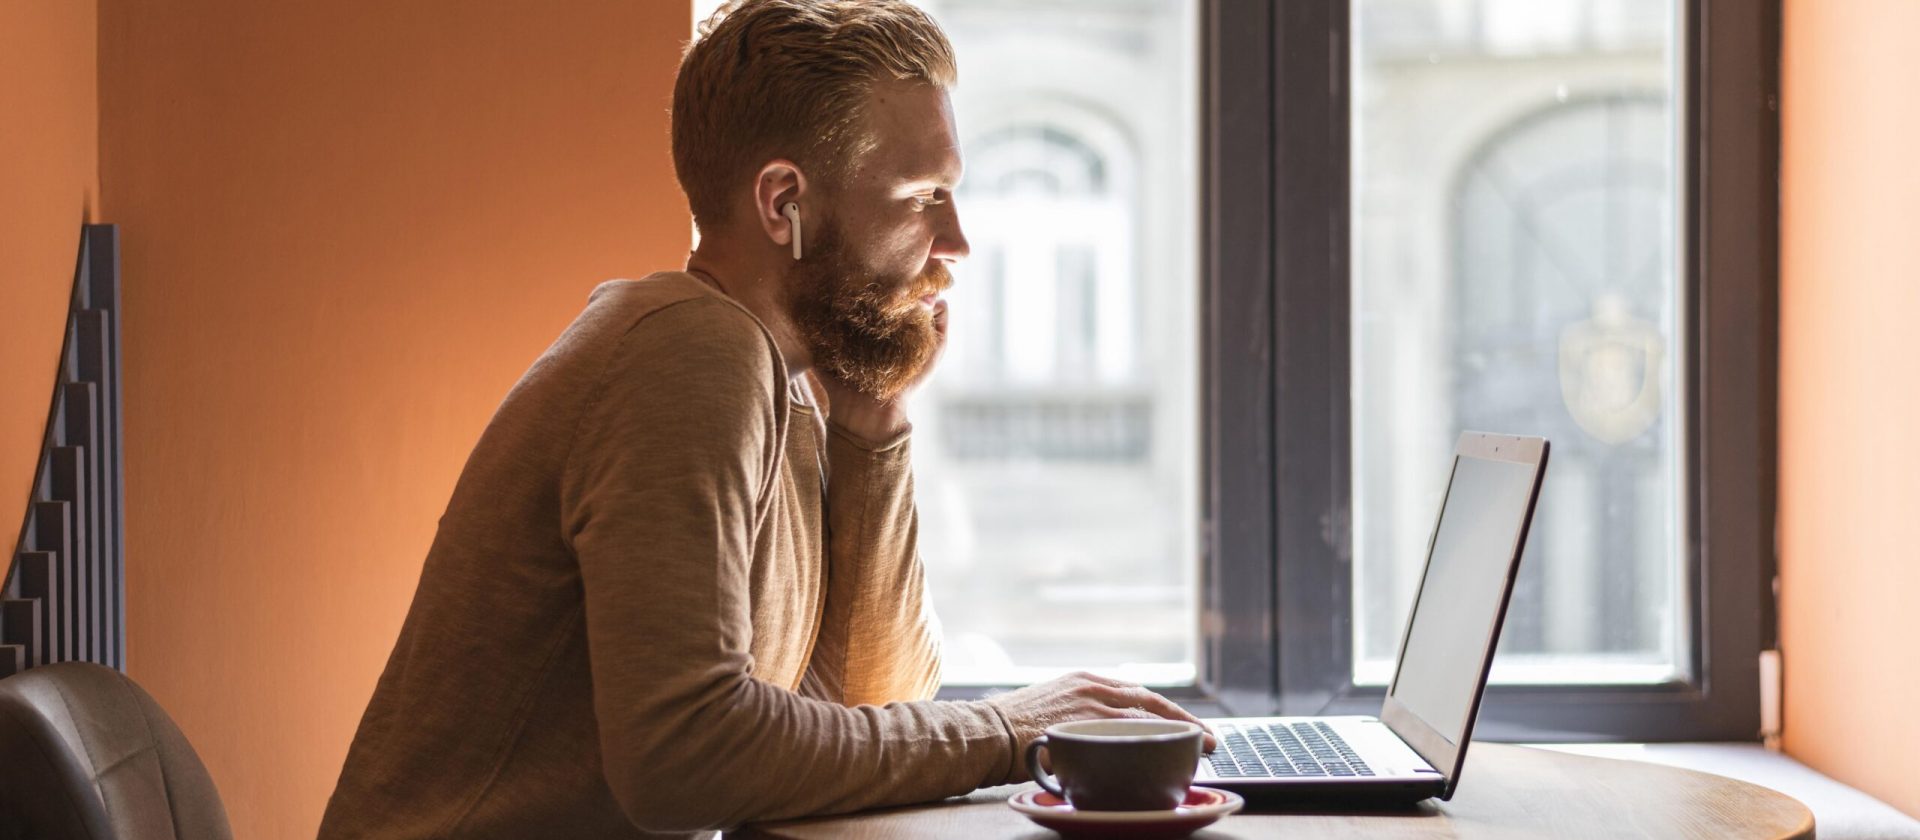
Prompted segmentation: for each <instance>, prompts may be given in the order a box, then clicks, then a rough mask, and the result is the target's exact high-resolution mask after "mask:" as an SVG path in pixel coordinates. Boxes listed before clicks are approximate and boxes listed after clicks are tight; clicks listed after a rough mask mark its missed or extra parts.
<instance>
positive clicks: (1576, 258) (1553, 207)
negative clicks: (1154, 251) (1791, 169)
mask: <svg viewBox="0 0 1920 840" xmlns="http://www.w3.org/2000/svg"><path fill="white" fill-rule="evenodd" d="M1753 11H1754V10H1753V9H1752V8H1751V7H1750V6H1745V5H1737V4H1725V3H1722V2H1720V0H1692V2H1689V1H1688V0H1527V1H1526V2H1508V0H1351V2H1326V3H1300V4H1291V3H1289V4H1274V5H1273V6H1272V7H1270V8H1254V9H1250V8H1245V7H1242V6H1239V5H1236V4H1231V3H1218V4H1214V5H1212V6H1210V7H1209V17H1208V26H1207V32H1208V35H1209V36H1210V37H1209V41H1208V50H1207V63H1208V67H1209V79H1210V81H1211V82H1212V92H1211V93H1210V101H1212V102H1214V103H1216V107H1217V110H1215V111H1211V112H1209V114H1208V120H1209V125H1210V127H1211V129H1212V130H1211V136H1210V140H1209V151H1210V153H1211V154H1212V156H1213V159H1214V164H1213V166H1212V167H1211V169H1212V171H1211V172H1210V178H1209V184H1210V186H1211V187H1212V189H1213V196H1212V199H1211V201H1210V208H1211V210H1212V212H1211V214H1210V217H1209V218H1210V221H1212V223H1213V224H1214V225H1215V227H1214V228H1213V233H1212V235H1211V236H1210V237H1209V243H1210V251H1209V253H1208V254H1207V257H1208V260H1209V265H1210V266H1211V269H1212V270H1211V271H1210V272H1209V282H1210V288H1211V290H1212V292H1213V296H1212V298H1211V306H1210V317H1211V319H1212V324H1213V325H1214V327H1215V333H1214V334H1212V335H1209V336H1208V337H1207V340H1206V342H1205V343H1206V345H1207V346H1208V348H1209V352H1210V356H1211V358H1213V359H1214V360H1216V364H1215V365H1214V366H1213V371H1214V376H1215V377H1216V382H1217V384H1216V386H1215V387H1216V388H1217V392H1218V393H1219V394H1221V396H1220V398H1219V399H1218V400H1217V401H1215V402H1213V403H1210V407H1211V408H1213V409H1214V410H1215V411H1216V412H1219V414H1218V415H1216V416H1215V417H1213V418H1212V419H1211V422H1210V426H1211V427H1212V428H1213V429H1214V430H1215V431H1216V433H1217V443H1216V445H1215V448H1214V452H1215V456H1214V457H1215V459H1216V460H1214V461H1213V462H1212V463H1213V465H1214V467H1215V470H1216V476H1217V479H1216V482H1215V490H1216V492H1215V493H1214V495H1213V496H1212V497H1211V501H1212V502H1213V506H1212V510H1213V514H1212V521H1213V523H1214V525H1215V530H1216V536H1217V540H1216V546H1217V552H1216V554H1215V555H1214V556H1212V557H1210V562H1209V564H1208V571H1209V578H1210V581H1209V586H1208V588H1207V592H1208V594H1209V608H1210V609H1212V610H1216V611H1218V613H1219V614H1220V616H1221V617H1222V622H1223V626H1224V627H1225V628H1226V629H1225V630H1224V632H1222V633H1221V634H1220V635H1219V636H1218V637H1216V638H1215V639H1213V640H1211V641H1212V644H1211V645H1210V652H1211V653H1212V654H1213V655H1212V657H1211V658H1210V660H1209V665H1210V666H1212V668H1211V669H1210V670H1209V671H1208V674H1209V676H1210V677H1212V678H1213V679H1214V680H1215V683H1214V687H1215V688H1216V689H1217V693H1218V696H1219V697H1220V698H1221V699H1222V700H1223V701H1225V702H1226V704H1227V705H1228V707H1229V710H1231V711H1234V712H1236V713H1241V712H1246V713H1258V712H1262V711H1267V710H1278V711H1281V712H1284V713H1296V714H1313V713H1333V712H1339V713H1366V712H1371V711H1373V710H1376V709H1377V708H1378V704H1379V702H1380V694H1381V691H1382V686H1383V684H1384V683H1385V681H1386V679H1387V678H1388V677H1389V676H1390V673H1391V662H1392V661H1393V656H1394V653H1395V646H1396V645H1397V643H1398V640H1399V633H1400V629H1401V628H1402V627H1403V626H1404V623H1405V620H1406V618H1405V616H1406V610H1407V608H1408V605H1409V603H1410V601H1411V598H1412V595H1413V591H1412V590H1413V588H1414V586H1415V585H1416V584H1417V580H1418V573H1419V570H1420V563H1421V562H1422V560H1423V559H1424V558H1423V554H1424V547H1425V541H1426V539H1427V536H1428V534H1429V533H1430V531H1431V528H1432V521H1433V516H1434V515H1435V513H1436V511H1437V509H1438V506H1439V494H1440V491H1441V490H1442V489H1443V488H1442V482H1443V481H1444V475H1443V471H1444V469H1445V467H1446V465H1447V460H1446V454H1447V452H1448V451H1449V449H1450V447H1451V444H1452V441H1453V439H1454V437H1455V436H1456V434H1457V433H1458V432H1459V431H1460V430H1462V429H1479V430H1485V431H1495V432H1509V433H1523V434H1541V435H1545V436H1547V437H1549V438H1550V439H1552V440H1553V443H1554V458H1553V462H1552V463H1551V464H1550V465H1549V468H1548V474H1547V483H1546V485H1545V486H1544V487H1543V490H1542V496H1541V505H1540V510H1539V512H1538V515H1537V516H1536V520H1535V531H1534V534H1533V536H1532V538H1531V539H1530V541H1529V545H1528V551H1527V555H1526V557H1525V559H1524V560H1523V562H1522V572H1521V579H1520V581H1519V584H1518V586H1517V587H1516V591H1515V595H1514V601H1513V604H1512V607H1511V609H1510V612H1509V615H1508V621H1507V626H1506V629H1505V632H1504V635H1503V637H1502V642H1501V647H1500V653H1499V656H1498V657H1497V658H1496V661H1495V665H1494V673H1493V683H1494V685H1493V687H1492V688H1490V689H1489V692H1488V700H1487V702H1486V705H1485V706H1483V711H1482V717H1481V725H1480V727H1479V729H1478V730H1477V733H1476V734H1481V735H1482V736H1483V737H1492V738H1532V739H1590V738H1608V737H1615V738H1618V737H1627V738H1642V739H1670V738H1752V737H1754V736H1755V735H1756V734H1757V729H1758V685H1757V675H1756V671H1757V667H1756V662H1755V660H1756V657H1757V654H1758V652H1759V650H1760V648H1761V647H1762V646H1763V645H1765V644H1766V643H1767V638H1768V635H1769V633H1770V630H1769V629H1768V623H1769V621H1770V618H1769V615H1770V610H1771V606H1770V599H1769V598H1768V597H1766V595H1765V589H1766V582H1767V581H1768V580H1770V578H1771V575H1772V571H1771V568H1772V567H1771V555H1770V552H1771V533H1770V532H1771V492H1772V491H1771V479H1772V473H1771V469H1772V467H1771V463H1772V450H1771V446H1772V444H1771V437H1772V422H1773V421H1772V417H1773V406H1772V394H1773V391H1772V387H1773V386H1772V377H1773V371H1772V367H1771V364H1772V363H1771V361H1770V359H1771V355H1772V338H1771V336H1772V324H1773V318H1774V313H1773V309H1772V307H1773V299H1774V298H1773V296H1774V294H1775V290H1774V287H1773V281H1772V277H1773V276H1774V275H1773V271H1774V268H1773V256H1772V250H1771V243H1772V242H1773V236H1774V233H1773V231H1774V228H1773V224H1774V215H1773V214H1774V207H1775V204H1774V200H1775V199H1774V193H1773V192H1772V190H1773V186H1772V184H1773V175H1772V172H1773V166H1774V160H1775V159H1776V158H1775V154H1776V152H1775V147H1774V145H1773V144H1774V143H1775V139H1774V138H1775V137H1776V134H1775V132H1776V131H1777V117H1776V116H1775V115H1774V113H1773V111H1772V105H1771V102H1770V101H1769V100H1768V99H1767V98H1766V97H1765V96H1763V95H1753V94H1752V93H1751V92H1753V91H1761V92H1763V93H1764V92H1765V91H1770V90H1774V89H1776V88H1775V85H1776V84H1777V81H1776V77H1775V75H1774V74H1775V71H1774V70H1773V69H1772V68H1773V66H1774V64H1773V62H1774V56H1777V46H1776V44H1777V40H1776V39H1777V25H1778V24H1777V9H1774V10H1773V11H1771V12H1768V13H1766V14H1754V13H1753ZM1709 20H1710V21H1712V23H1713V25H1711V26H1708V25H1706V22H1707V21H1709ZM1329 33H1332V37H1329ZM1249 112H1251V113H1249ZM1248 216H1251V218H1247V217H1248ZM1248 278H1256V279H1248ZM1249 306H1251V307H1256V311H1258V312H1259V313H1260V314H1261V315H1262V316H1264V320H1256V319H1255V318H1252V317H1248V316H1246V315H1245V314H1244V312H1243V310H1244V309H1245V308H1246V307H1249ZM1247 347H1254V348H1261V349H1262V350H1266V348H1268V347H1270V348H1271V349H1270V350H1267V351H1266V352H1265V353H1263V354H1259V355H1255V356H1254V357H1252V358H1250V359H1249V358H1247V357H1246V356H1245V355H1244V354H1236V353H1235V352H1234V349H1235V348H1247ZM1254 389H1257V394H1256V395H1255V396H1252V397H1250V398H1241V399H1237V400H1235V399H1229V398H1228V397H1227V396H1226V395H1227V394H1229V393H1232V392H1234V391H1241V390H1254ZM1226 452H1237V453H1243V454H1244V455H1245V456H1247V459H1248V461H1249V462H1250V463H1247V464H1245V465H1236V463H1235V462H1234V461H1233V460H1231V459H1229V458H1228V457H1226V456H1225V455H1224V454H1222V453H1226ZM1263 507H1264V510H1265V512H1266V514H1265V516H1264V517H1260V514H1261V512H1262V509H1263ZM1256 517H1259V518H1256ZM1250 522H1252V523H1257V524H1249V523H1250ZM1250 587H1258V590H1257V591H1256V592H1254V593H1249V592H1247V591H1246V590H1247V589H1248V588H1250Z"/></svg>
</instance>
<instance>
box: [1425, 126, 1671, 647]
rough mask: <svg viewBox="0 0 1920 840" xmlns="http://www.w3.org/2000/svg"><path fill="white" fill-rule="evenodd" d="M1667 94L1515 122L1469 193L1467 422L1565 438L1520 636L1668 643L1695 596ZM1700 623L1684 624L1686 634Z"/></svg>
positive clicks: (1462, 180)
mask: <svg viewBox="0 0 1920 840" xmlns="http://www.w3.org/2000/svg"><path fill="white" fill-rule="evenodd" d="M1668 111H1669V107H1668V103H1667V102H1666V101H1665V99H1664V98H1663V97H1662V96H1660V95H1658V94H1638V93H1630V92H1629V93H1617V94H1610V95H1604V96H1595V97H1590V98H1585V99H1574V100H1572V101H1569V102H1564V103H1558V104H1555V105H1552V106H1549V107H1547V108H1545V109H1542V110H1539V111H1536V112H1533V113H1531V114H1528V115H1527V116H1524V117H1522V118H1521V119H1519V120H1517V121H1515V122H1514V123H1513V124H1511V125H1510V126H1508V127H1507V128H1505V129H1504V130H1502V131H1501V132H1499V133H1498V134H1496V135H1495V136H1494V137H1493V138H1492V139H1491V140H1489V141H1488V142H1487V143H1486V144H1484V145H1483V146H1482V147H1481V148H1480V150H1479V151H1478V152H1477V153H1476V154H1474V155H1473V156H1472V157H1470V158H1469V159H1468V161H1467V163H1466V165H1465V166H1464V167H1463V168H1462V169H1461V171H1460V174H1459V177H1458V179H1457V180H1456V182H1455V188H1454V192H1453V196H1452V199H1453V202H1454V207H1453V208H1452V210H1453V213H1452V214H1451V215H1452V219H1453V222H1454V223H1453V229H1452V236H1451V239H1452V251H1453V272H1452V274H1453V281H1452V283H1451V289H1452V293H1451V298H1452V313H1451V320H1450V324H1451V325H1452V329H1453V331H1454V337H1453V339H1452V340H1451V342H1450V344H1451V349H1452V359H1451V365H1449V366H1448V372H1449V375H1450V376H1451V377H1452V379H1453V381H1452V382H1451V384H1450V387H1449V389H1448V390H1449V391H1450V392H1451V394H1452V397H1453V400H1452V402H1453V413H1454V417H1455V421H1456V423H1457V424H1458V426H1459V428H1464V429H1485V430H1490V431H1510V430H1524V431H1526V432H1527V433H1529V434H1541V435H1545V436H1546V437H1548V438H1550V439H1552V441H1553V472H1552V473H1551V474H1550V480H1549V486H1548V487H1547V488H1545V489H1543V490H1542V494H1541V500H1540V504H1541V515H1540V516H1538V517H1537V518H1536V519H1535V531H1534V538H1533V539H1532V543H1533V545H1532V546H1531V547H1530V549H1529V554H1530V555H1532V556H1534V557H1538V558H1540V559H1541V560H1544V561H1548V562H1534V563H1532V564H1531V565H1527V564H1523V565H1522V571H1521V578H1520V580H1519V581H1517V583H1516V586H1517V587H1518V589H1517V591H1516V594H1515V597H1514V599H1513V603H1514V605H1515V609H1514V612H1513V613H1512V614H1510V615H1509V618H1508V622H1507V629H1506V634H1505V637H1504V638H1505V640H1506V641H1505V643H1504V644H1505V647H1504V649H1505V650H1508V651H1513V652H1516V653H1534V652H1538V653H1555V652H1579V653H1582V654H1598V655H1601V656H1608V655H1614V656H1626V657H1634V656H1637V655H1640V656H1647V657H1649V658H1652V657H1655V656H1664V655H1666V652H1665V651H1664V650H1663V646H1664V644H1666V641H1665V640H1667V639H1671V638H1672V637H1673V634H1674V632H1675V630H1676V628H1674V627H1673V626H1672V622H1673V621H1674V620H1675V615H1676V613H1675V612H1674V610H1673V609H1672V605H1673V604H1675V603H1677V602H1678V599H1677V598H1676V594H1677V593H1676V592H1675V588H1676V587H1677V586H1679V581H1678V575H1677V573H1676V567H1677V566H1678V565H1679V564H1674V563H1671V562H1670V561H1669V557H1670V555H1671V553H1672V548H1671V547H1672V546H1674V545H1675V544H1676V539H1675V528H1677V527H1678V524H1677V518H1676V513H1675V512H1676V511H1677V510H1678V501H1677V500H1676V499H1674V498H1673V493H1674V488H1676V487H1677V486H1679V485H1678V484H1677V483H1676V482H1675V481H1674V480H1673V471H1674V470H1675V469H1676V462H1675V457H1676V453H1677V452H1679V451H1680V450H1679V447H1677V446H1676V445H1675V442H1674V435H1675V433H1676V429H1675V427H1674V423H1675V422H1676V421H1675V418H1676V417H1677V416H1678V414H1677V412H1676V411H1675V410H1674V409H1675V406H1672V405H1669V404H1667V403H1668V402H1670V401H1671V399H1672V397H1671V395H1672V394H1673V393H1674V391H1673V384H1674V383H1673V376H1674V371H1675V370H1676V367H1675V358H1674V356H1675V353H1676V346H1675V342H1674V340H1673V337H1674V336H1675V335H1676V332H1675V325H1676V312H1677V311H1679V310H1678V305H1679V301H1678V299H1677V294H1676V291H1675V290H1676V288H1677V287H1676V285H1675V282H1674V280H1675V277H1674V269H1675V264H1674V257H1673V250H1672V247H1673V237H1672V235H1671V233H1670V231H1672V230H1674V218H1673V206H1672V200H1671V196H1672V195H1673V191H1672V185H1671V184H1670V183H1669V178H1670V170H1669V167H1668V164H1667V161H1668V160H1669V159H1670V156H1671V150H1670V149H1669V145H1670V143H1671V139H1670V138H1671V136H1672V135H1671V133H1670V126H1669V118H1668ZM1681 632H1682V633H1684V631H1683V630H1682V631H1681Z"/></svg>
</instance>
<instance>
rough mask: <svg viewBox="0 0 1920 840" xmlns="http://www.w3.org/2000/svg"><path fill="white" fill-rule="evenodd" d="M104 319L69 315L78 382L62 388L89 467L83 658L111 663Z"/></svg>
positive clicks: (72, 436) (72, 432)
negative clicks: (88, 625) (89, 617)
mask: <svg viewBox="0 0 1920 840" xmlns="http://www.w3.org/2000/svg"><path fill="white" fill-rule="evenodd" d="M107 315H108V313H106V312H103V311H100V310H97V309H89V310H86V311H83V312H78V313H75V314H74V319H73V345H74V347H75V348H76V350H75V353H74V357H75V358H74V362H75V370H74V373H75V375H76V376H75V378H76V379H77V380H79V381H75V382H71V383H69V384H67V385H66V386H64V388H65V389H66V400H65V401H66V405H67V427H68V435H69V437H68V440H69V441H75V442H80V441H84V445H85V446H86V447H87V453H88V458H87V460H88V462H89V464H90V469H89V471H88V475H89V476H90V477H91V478H90V479H89V480H88V481H87V489H88V491H89V492H88V499H87V505H86V510H85V512H84V515H83V516H82V517H81V523H82V524H81V530H82V531H84V532H85V533H86V536H87V552H86V561H87V569H88V572H89V580H91V581H94V582H95V585H93V586H91V587H89V588H88V592H87V603H88V606H89V609H90V611H91V613H92V614H93V616H94V618H95V621H94V626H95V627H96V628H98V632H96V633H93V634H91V635H90V637H89V644H88V649H89V650H90V651H91V652H90V653H89V655H88V657H87V658H88V659H90V660H92V661H95V662H104V663H108V664H113V663H114V662H116V661H117V660H116V659H114V658H113V657H114V647H115V644H114V643H115V642H117V641H118V638H119V634H118V633H117V632H116V631H115V628H114V626H113V625H114V623H115V621H114V619H113V617H114V616H117V615H118V612H117V610H116V609H115V604H114V598H115V595H116V592H115V586H114V583H113V581H114V578H115V577H116V575H115V573H114V571H113V560H112V556H111V553H112V550H111V547H110V546H109V544H108V540H109V539H110V538H111V536H112V531H113V528H112V526H111V525H110V524H109V523H110V521H111V518H112V516H113V512H112V510H111V502H110V500H109V497H110V495H111V494H110V493H108V492H107V488H108V487H109V486H110V484H109V482H110V481H111V480H112V476H111V475H110V474H109V472H110V471H109V469H108V464H107V461H108V458H107V457H104V456H105V455H106V454H107V453H108V451H109V447H108V446H107V440H108V437H107V422H106V417H105V416H104V415H105V411H104V405H103V403H104V402H105V399H106V395H107V393H108V392H110V391H112V390H114V389H113V388H110V387H107V384H108V383H109V382H110V381H111V380H109V379H108V378H107V377H108V376H110V375H111V369H110V367H109V366H108V364H107V359H108V346H107V339H108V334H107V323H108V322H107Z"/></svg>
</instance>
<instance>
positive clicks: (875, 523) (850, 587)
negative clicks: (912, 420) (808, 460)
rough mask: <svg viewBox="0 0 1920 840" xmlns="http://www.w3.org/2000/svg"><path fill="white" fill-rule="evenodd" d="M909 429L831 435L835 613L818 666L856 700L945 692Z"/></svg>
mask: <svg viewBox="0 0 1920 840" xmlns="http://www.w3.org/2000/svg"><path fill="white" fill-rule="evenodd" d="M909 436H910V433H909V432H905V431H903V432H901V433H900V434H898V435H895V436H894V437H892V438H891V439H888V440H885V441H881V442H878V443H876V442H872V441H868V440H865V439H863V438H861V437H858V436H856V435H854V434H853V433H851V432H849V431H847V430H845V429H843V428H841V427H839V426H837V425H833V426H830V431H829V432H828V434H827V443H826V446H827V463H828V465H829V467H828V469H829V470H830V474H831V479H830V481H829V482H828V487H827V508H828V513H827V521H828V523H829V526H830V527H829V533H830V535H831V538H832V540H831V544H830V545H829V547H828V554H829V557H830V562H831V566H830V569H831V572H830V574H829V577H828V581H829V587H828V593H827V610H826V617H825V621H824V624H823V626H822V628H821V632H820V643H819V644H818V645H817V646H816V647H815V648H814V662H813V663H812V670H813V671H815V672H816V673H818V674H820V675H821V676H822V677H824V679H823V682H824V683H825V684H827V685H829V686H832V687H834V688H837V689H838V691H839V697H838V698H837V699H839V700H840V701H841V702H843V703H845V704H846V705H849V706H857V705H861V704H863V703H865V704H881V703H888V702H893V701H896V700H923V699H926V698H930V697H932V696H933V695H934V692H935V691H938V690H939V688H940V622H939V618H938V616H936V615H935V614H934V611H933V603H932V599H931V598H929V597H928V595H927V591H926V589H927V587H926V570H925V567H924V566H923V565H922V564H921V561H920V554H919V551H918V542H919V539H918V534H919V519H918V517H917V515H916V512H915V509H914V498H913V467H912V461H911V458H910V457H909V441H908V438H909Z"/></svg>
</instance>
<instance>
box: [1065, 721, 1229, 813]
mask: <svg viewBox="0 0 1920 840" xmlns="http://www.w3.org/2000/svg"><path fill="white" fill-rule="evenodd" d="M1202 737H1203V732H1202V730H1201V728H1200V727H1199V726H1198V725H1197V724H1193V723H1188V722H1187V721H1183V720H1145V719H1140V718H1122V719H1117V720H1077V721H1073V722H1070V723H1056V724H1054V725H1052V726H1049V727H1047V733H1046V734H1045V735H1042V736H1040V737H1038V738H1035V739H1034V740H1033V743H1031V744H1028V745H1027V771H1028V772H1029V773H1031V774H1032V775H1033V780H1034V781H1035V782H1037V783H1039V785H1040V787H1042V788H1045V789H1046V791H1047V792H1048V793H1051V794H1053V795H1054V796H1058V797H1060V798H1062V799H1065V800H1067V803H1068V804H1070V805H1072V806H1073V807H1074V808H1077V809H1079V810H1083V811H1165V810H1169V809H1172V808H1175V807H1178V806H1179V805H1180V803H1181V802H1183V801H1185V800H1186V797H1187V788H1188V786H1190V785H1192V784H1193V773H1194V770H1195V769H1196V768H1198V767H1199V766H1200V750H1201V747H1202V741H1201V739H1202ZM1041 750H1046V751H1047V754H1048V756H1050V757H1051V758H1052V760H1053V775H1048V774H1047V772H1046V771H1045V770H1043V769H1042V768H1041V766H1040V751H1041Z"/></svg>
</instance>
